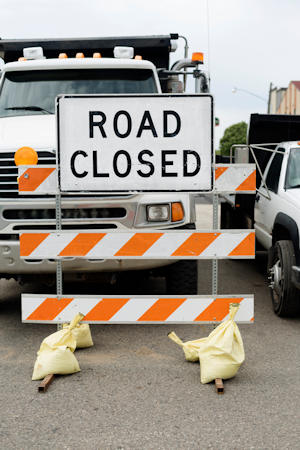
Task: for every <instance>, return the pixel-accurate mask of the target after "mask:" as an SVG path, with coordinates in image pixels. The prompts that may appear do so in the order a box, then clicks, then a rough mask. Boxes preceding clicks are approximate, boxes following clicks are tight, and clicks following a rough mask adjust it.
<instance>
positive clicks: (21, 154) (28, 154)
mask: <svg viewBox="0 0 300 450" xmlns="http://www.w3.org/2000/svg"><path fill="white" fill-rule="evenodd" d="M38 159H39V157H38V154H37V152H36V151H35V150H34V149H33V148H31V147H21V148H19V149H18V150H17V151H16V153H15V164H16V166H22V165H25V166H31V165H35V164H37V162H38Z"/></svg>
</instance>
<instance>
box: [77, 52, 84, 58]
mask: <svg viewBox="0 0 300 450" xmlns="http://www.w3.org/2000/svg"><path fill="white" fill-rule="evenodd" d="M76 58H84V53H76Z"/></svg>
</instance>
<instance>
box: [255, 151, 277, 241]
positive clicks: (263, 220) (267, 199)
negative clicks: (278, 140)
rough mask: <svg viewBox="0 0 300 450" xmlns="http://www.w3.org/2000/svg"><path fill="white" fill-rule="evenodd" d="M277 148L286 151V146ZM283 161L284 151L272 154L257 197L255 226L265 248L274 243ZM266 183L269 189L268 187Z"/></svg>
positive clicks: (258, 237)
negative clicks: (273, 231) (274, 227)
mask: <svg viewBox="0 0 300 450" xmlns="http://www.w3.org/2000/svg"><path fill="white" fill-rule="evenodd" d="M276 150H277V151H281V152H284V148H282V147H280V148H277V149H276ZM282 161H283V154H282V153H274V154H273V155H272V156H271V158H270V161H269V163H268V165H267V167H266V170H265V172H264V180H265V183H264V182H263V180H262V182H261V185H260V188H259V190H258V191H257V193H256V197H255V206H254V222H255V225H254V227H255V230H256V237H257V240H258V242H259V243H260V244H261V245H262V246H263V247H265V248H269V247H271V245H272V229H273V224H274V220H275V216H276V214H277V212H278V204H277V202H276V198H277V196H278V194H277V192H278V184H279V178H280V173H281V166H282ZM265 184H266V185H267V188H268V189H266V187H265Z"/></svg>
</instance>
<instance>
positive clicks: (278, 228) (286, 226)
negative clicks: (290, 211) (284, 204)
mask: <svg viewBox="0 0 300 450" xmlns="http://www.w3.org/2000/svg"><path fill="white" fill-rule="evenodd" d="M285 239H288V240H291V241H292V242H293V245H294V250H295V257H296V262H297V264H300V250H299V230H298V226H297V223H296V222H295V221H294V219H292V218H291V217H290V216H288V215H286V214H284V213H282V212H280V213H278V214H277V216H276V218H275V221H274V225H273V232H272V244H273V245H275V242H277V241H280V240H285Z"/></svg>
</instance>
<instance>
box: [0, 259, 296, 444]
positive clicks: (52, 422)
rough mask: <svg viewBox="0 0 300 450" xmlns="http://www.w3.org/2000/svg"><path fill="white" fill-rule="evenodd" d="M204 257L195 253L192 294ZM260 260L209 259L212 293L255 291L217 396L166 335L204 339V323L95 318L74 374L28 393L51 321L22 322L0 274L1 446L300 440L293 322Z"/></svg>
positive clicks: (202, 283)
mask: <svg viewBox="0 0 300 450" xmlns="http://www.w3.org/2000/svg"><path fill="white" fill-rule="evenodd" d="M210 264H211V263H210V262H205V261H204V262H203V261H202V262H199V293H201V294H206V293H208V292H210V289H211V288H210V285H209V284H208V282H207V280H208V279H209V278H210V273H211V272H210V271H211V266H210ZM264 266H265V258H264V257H263V256H261V255H260V257H258V259H257V260H256V261H222V262H220V264H219V269H220V273H219V281H220V283H219V292H220V293H223V294H247V293H253V292H254V294H255V323H254V324H251V325H240V327H239V328H240V331H241V334H242V337H243V341H244V346H245V352H246V361H245V363H244V365H243V366H242V367H241V369H240V371H239V372H238V374H237V376H236V377H235V378H233V379H231V380H228V381H225V394H224V395H217V394H216V392H215V388H214V385H213V384H208V385H201V383H200V377H199V364H198V363H188V362H186V361H185V359H184V355H183V352H182V350H181V349H180V348H179V347H178V346H176V345H175V344H174V343H173V342H171V341H170V340H169V339H168V338H167V333H168V332H169V331H172V330H174V331H175V332H176V333H177V334H178V335H179V336H180V337H181V338H182V339H183V340H190V339H196V338H199V337H204V336H206V335H208V334H209V332H210V331H212V326H203V325H202V326H200V325H199V326H196V325H194V326H190V325H176V326H173V327H170V325H149V326H145V325H131V326H127V325H112V326H110V325H104V326H99V325H96V326H93V327H92V335H93V339H94V344H95V345H94V347H92V348H89V349H84V350H77V351H76V357H77V359H78V361H79V364H80V366H81V372H79V373H77V374H74V375H70V376H61V377H57V378H56V379H55V380H54V382H53V383H52V385H51V386H50V388H49V390H48V391H47V392H46V393H45V394H41V393H38V392H37V386H38V384H39V382H33V381H31V375H32V369H33V364H34V361H35V356H36V351H37V350H38V348H39V345H40V343H41V341H42V339H43V338H44V337H45V336H47V335H48V334H50V333H51V332H54V331H55V327H54V326H50V325H33V324H22V323H21V321H20V292H21V289H20V288H19V287H18V285H17V284H16V283H15V282H14V281H1V282H0V338H1V346H0V401H1V406H0V419H1V420H0V449H1V450H2V449H5V450H6V449H72V450H73V449H293V450H294V449H299V448H300V413H299V411H300V407H299V405H300V320H299V319H289V320H284V319H280V318H278V317H276V316H275V315H274V313H273V312H272V308H271V302H270V299H269V293H268V289H267V286H266V284H265V277H264ZM131 282H133V283H135V286H136V285H138V283H139V279H138V275H137V279H136V280H131ZM151 283H153V282H152V281H151V280H150V281H149V283H148V286H145V293H147V292H146V291H147V289H148V290H152V292H153V289H154V290H156V291H157V293H159V291H160V289H161V283H163V280H158V281H157V282H155V285H153V284H151ZM72 288H73V293H74V289H76V286H75V285H74V286H73V287H72ZM38 289H39V286H38V285H35V286H24V287H23V288H22V290H23V292H35V291H37V290H38ZM42 292H43V291H42ZM95 293H99V289H96V288H95ZM106 293H109V292H106Z"/></svg>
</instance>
